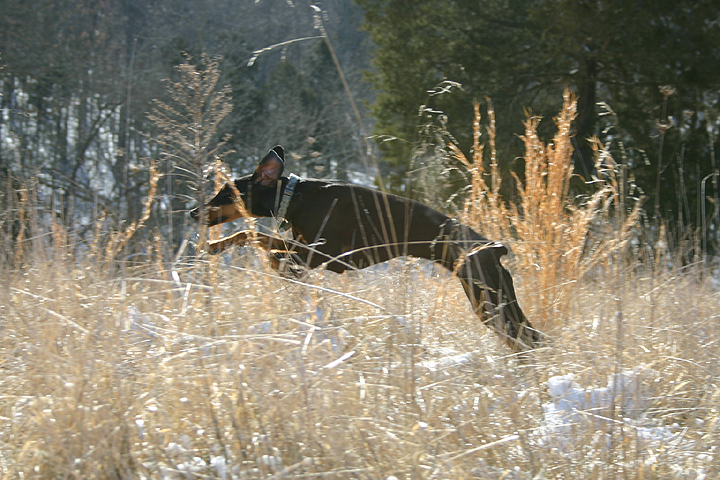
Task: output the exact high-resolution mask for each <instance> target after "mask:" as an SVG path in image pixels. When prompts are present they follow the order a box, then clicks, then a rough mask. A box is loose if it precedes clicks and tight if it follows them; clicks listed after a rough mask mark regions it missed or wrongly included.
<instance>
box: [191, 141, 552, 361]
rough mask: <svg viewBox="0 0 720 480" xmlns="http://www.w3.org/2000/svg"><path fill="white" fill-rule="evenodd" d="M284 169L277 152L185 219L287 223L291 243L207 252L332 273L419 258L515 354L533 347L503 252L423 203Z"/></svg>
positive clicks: (266, 241) (252, 238)
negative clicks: (253, 252) (257, 252)
mask: <svg viewBox="0 0 720 480" xmlns="http://www.w3.org/2000/svg"><path fill="white" fill-rule="evenodd" d="M284 169H285V152H284V150H283V148H282V147H281V146H276V147H274V148H273V149H272V150H270V151H269V152H268V154H267V155H266V156H265V157H264V158H263V159H262V160H261V161H260V163H259V164H258V166H257V168H256V169H255V171H254V172H253V173H252V174H250V175H246V176H244V177H241V178H238V179H236V180H234V181H233V182H229V183H227V184H226V185H225V186H224V187H223V188H222V189H221V190H220V191H219V192H218V193H217V195H215V197H214V198H213V199H212V200H210V201H209V202H208V203H207V204H205V205H203V206H201V207H198V208H195V209H193V210H192V211H191V212H190V215H191V216H192V218H193V219H195V220H198V221H202V222H203V223H205V224H207V225H218V224H221V223H225V222H230V221H232V220H235V219H238V218H240V217H242V216H245V215H249V216H253V217H276V218H279V219H283V220H284V221H285V222H286V223H287V224H288V225H289V226H290V228H291V230H292V237H293V240H292V241H288V240H283V239H280V238H277V237H274V236H272V235H267V234H264V233H260V232H255V231H249V230H246V231H241V232H237V233H235V234H233V235H230V236H228V237H225V238H223V239H221V240H217V241H214V242H209V244H208V251H209V252H210V253H212V254H216V253H220V252H222V251H223V250H225V249H226V248H228V247H230V246H232V245H244V244H246V243H250V242H258V243H260V244H261V245H262V246H263V247H264V248H265V249H267V250H268V251H270V252H272V253H273V256H274V257H275V260H274V261H273V266H274V267H275V268H279V267H280V265H281V264H282V262H280V261H278V258H280V257H284V258H285V259H289V260H290V261H291V262H292V263H294V264H295V265H300V266H303V267H307V268H316V267H320V266H322V267H324V268H326V269H328V270H331V271H333V272H337V273H342V272H344V271H346V270H349V269H362V268H366V267H368V266H370V265H374V264H376V263H380V262H384V261H387V260H389V259H391V258H395V257H401V256H414V257H420V258H427V259H430V260H432V261H434V262H436V263H439V264H440V265H442V266H443V267H445V268H447V269H448V270H450V271H451V272H454V273H455V274H456V275H457V277H458V278H459V279H460V282H461V283H462V286H463V288H464V290H465V293H466V294H467V297H468V298H469V299H470V302H471V304H472V307H473V310H474V311H475V313H476V314H477V315H478V316H479V317H480V319H481V320H482V321H483V323H485V325H487V326H488V327H489V328H491V329H492V330H494V331H495V332H496V333H498V334H499V335H500V336H501V337H502V339H503V340H504V341H505V343H506V344H507V345H508V346H509V347H510V348H511V349H512V350H513V351H515V352H521V351H525V350H529V349H532V348H535V347H536V346H538V345H539V344H540V341H541V334H540V332H539V331H537V330H535V329H534V328H533V327H532V325H531V324H530V322H529V321H528V319H527V318H526V317H525V314H524V313H523V311H522V310H521V309H520V305H518V301H517V298H516V296H515V289H514V287H513V281H512V278H511V277H510V274H509V273H508V271H507V270H505V268H504V267H503V266H502V265H501V264H500V258H501V257H502V256H503V255H505V254H506V253H507V249H506V248H505V247H504V246H503V245H501V244H500V243H496V242H493V241H490V240H488V239H486V238H484V237H482V236H481V235H479V234H478V233H476V232H475V231H474V230H473V229H471V228H470V227H468V226H466V225H463V224H461V223H459V222H458V221H456V220H454V219H452V218H450V217H448V216H446V215H444V214H442V213H440V212H438V211H436V210H434V209H432V208H430V207H428V206H427V205H423V204H422V203H419V202H416V201H413V200H410V199H407V198H404V197H400V196H396V195H391V194H387V193H383V192H380V191H377V190H373V189H371V188H367V187H361V186H357V185H352V184H348V183H343V182H339V181H326V180H315V179H308V178H300V177H297V176H295V175H293V174H291V175H289V176H283V175H282V174H283V170H284ZM288 247H290V248H288Z"/></svg>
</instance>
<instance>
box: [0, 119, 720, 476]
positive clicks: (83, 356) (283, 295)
mask: <svg viewBox="0 0 720 480" xmlns="http://www.w3.org/2000/svg"><path fill="white" fill-rule="evenodd" d="M571 113H572V110H571V109H567V110H566V109H564V110H563V112H562V113H561V115H560V116H559V117H558V118H559V119H558V124H559V125H560V126H562V125H565V123H564V122H566V121H568V120H567V119H569V118H570V117H572V114H571ZM534 125H535V123H534V121H532V120H531V121H529V122H528V130H527V131H526V135H525V139H524V140H525V142H526V145H527V146H528V149H529V150H528V151H529V154H532V155H536V159H537V162H538V166H537V167H531V168H529V169H528V173H526V181H527V183H526V186H525V187H524V190H523V192H522V193H523V195H525V197H523V198H525V199H526V201H527V202H528V203H527V204H526V203H523V205H522V206H521V208H520V209H513V208H508V209H507V210H506V211H505V212H504V215H507V216H508V217H509V218H508V220H504V218H505V217H503V220H497V221H498V224H497V225H498V226H497V228H499V229H500V230H498V232H499V233H502V234H516V235H517V241H516V243H514V244H513V248H514V249H515V250H516V254H515V261H514V262H513V263H512V264H511V269H512V271H513V273H515V277H516V279H517V283H518V285H517V286H518V289H519V291H518V295H519V297H520V299H521V302H522V303H523V306H524V307H525V309H526V313H527V314H528V316H529V317H530V319H531V320H532V321H535V320H536V318H542V317H543V315H546V314H547V312H550V311H552V312H553V315H556V312H562V319H561V320H562V321H561V322H559V321H558V322H557V323H555V324H554V326H553V329H552V332H553V337H554V340H553V342H552V345H551V346H550V347H548V348H546V349H543V350H539V351H536V352H534V353H532V354H531V355H530V356H529V357H528V358H527V359H526V360H525V361H524V362H518V361H517V360H516V359H515V358H513V357H512V356H508V353H509V352H508V351H507V350H506V349H505V348H504V347H502V346H501V345H500V344H499V342H498V341H497V340H496V338H495V336H494V335H492V334H487V332H486V330H485V329H484V328H483V327H482V326H481V325H480V322H478V320H477V319H476V317H475V316H474V314H473V313H472V311H471V309H470V307H469V305H468V304H467V299H466V298H465V296H464V294H463V293H462V290H461V288H460V286H459V285H458V284H457V281H456V280H455V279H453V278H452V277H450V276H449V275H448V274H446V273H444V272H436V271H434V270H433V269H432V268H431V267H430V266H429V265H428V264H427V263H423V262H417V261H407V262H406V261H400V260H396V261H393V262H390V263H389V264H387V265H386V266H384V267H380V268H374V269H372V270H369V271H361V272H352V273H350V274H346V275H343V276H338V275H335V274H332V273H327V272H325V273H324V272H312V274H311V276H310V278H309V279H308V280H307V281H306V282H305V283H300V282H297V281H289V280H286V279H282V278H279V277H278V276H276V275H275V274H274V273H272V272H271V271H269V270H268V269H267V267H266V266H265V263H264V262H263V260H262V257H261V256H260V255H259V254H258V253H257V252H256V251H255V250H254V249H253V248H246V249H244V250H243V251H242V252H241V254H234V255H232V256H231V257H229V258H227V259H226V261H225V262H223V263H221V264H219V265H217V267H216V268H217V272H218V275H217V276H216V277H215V276H211V275H208V272H209V271H211V270H212V269H211V266H210V265H209V264H206V263H205V262H203V261H202V260H195V259H192V262H191V263H188V264H174V265H172V264H168V263H166V262H164V261H163V259H162V257H159V256H158V255H159V254H158V252H160V251H162V249H161V248H152V246H151V245H147V249H146V250H147V251H148V252H151V251H152V252H155V253H154V255H155V258H152V259H150V260H148V261H147V263H144V264H140V265H137V264H136V265H129V264H127V265H125V267H124V268H123V269H116V268H104V266H103V265H102V262H103V260H102V259H103V258H109V257H107V256H99V255H96V256H93V257H91V256H89V255H88V256H86V257H83V256H82V255H74V256H70V255H66V254H63V253H62V252H63V251H70V250H72V251H77V249H75V248H74V247H76V245H71V244H67V243H66V244H63V243H62V242H63V241H65V242H68V241H69V240H67V239H68V238H69V237H68V236H62V235H56V236H55V237H51V236H50V235H43V232H42V230H43V227H42V225H41V224H40V223H33V222H32V221H30V222H29V227H28V230H27V232H26V234H24V237H22V238H20V239H19V240H23V241H24V245H25V246H26V250H25V255H24V257H23V261H22V263H21V264H12V263H11V262H9V261H8V262H5V263H4V264H3V265H1V266H0V268H2V276H1V277H0V278H1V279H2V280H0V281H2V284H3V285H2V289H0V321H1V322H2V324H1V327H2V337H0V369H2V376H0V384H1V385H2V390H1V392H2V394H1V395H0V476H1V477H2V478H3V479H16V478H25V479H29V478H38V479H49V478H75V479H110V478H112V479H120V478H122V479H132V478H136V479H157V478H163V479H186V478H222V479H260V478H264V479H267V478H273V479H275V478H313V479H315V478H316V479H348V478H358V479H392V478H397V479H436V478H437V479H440V478H448V479H463V478H467V479H528V480H529V479H533V478H537V479H541V478H547V479H570V478H573V479H610V478H623V479H652V478H655V479H669V478H681V479H695V478H697V479H699V478H706V479H710V478H717V477H718V476H720V458H718V455H719V453H718V448H720V432H719V431H718V430H719V429H720V416H719V415H718V408H720V407H718V405H720V365H719V362H718V354H717V351H718V345H717V342H718V340H717V339H718V338H719V336H720V325H719V324H718V313H717V312H718V311H720V308H719V307H720V302H719V301H718V294H717V293H716V292H715V291H714V289H713V288H712V287H711V284H710V283H709V282H710V280H709V279H707V278H706V277H701V276H696V275H694V274H693V273H692V272H687V273H684V274H682V275H681V274H679V273H676V272H672V271H666V272H664V273H662V274H656V275H655V276H654V278H652V279H649V278H646V277H644V276H643V275H642V274H641V273H638V272H641V270H640V269H632V268H627V265H628V263H627V262H626V261H620V259H621V256H620V254H619V249H618V248H616V247H615V246H614V245H616V244H619V243H620V242H622V241H624V240H623V238H624V237H623V235H624V233H623V232H622V229H623V225H625V220H623V221H622V222H618V223H614V218H613V217H611V216H610V213H611V209H610V208H609V207H608V205H609V202H610V200H611V198H612V195H613V191H612V190H610V191H607V188H610V186H608V185H607V184H606V183H603V184H602V185H601V188H600V191H602V192H604V193H602V194H600V198H601V200H597V201H595V202H594V203H593V200H592V199H593V198H594V197H591V198H590V199H588V201H586V202H585V203H583V204H582V205H580V206H571V204H569V203H567V202H568V201H569V200H571V199H568V197H567V194H566V192H567V191H566V190H565V189H564V188H563V187H562V185H563V183H562V182H563V181H564V179H565V178H566V176H563V172H562V171H558V172H555V173H553V174H552V175H558V177H557V178H559V179H560V180H558V181H559V182H560V184H561V185H560V186H558V185H556V184H555V181H553V182H548V176H549V175H550V174H549V173H544V172H543V168H549V169H552V168H558V169H560V167H559V166H558V165H557V162H559V161H560V160H562V159H565V158H566V155H567V152H565V151H563V150H562V148H561V146H560V145H559V143H558V142H561V141H563V136H562V135H560V134H559V136H558V137H556V139H555V140H554V141H553V145H554V146H552V147H549V146H547V145H542V144H541V143H540V142H539V140H537V139H536V135H534V129H533V127H534ZM563 135H565V134H563ZM476 151H477V149H476ZM526 161H527V164H528V165H533V161H532V159H528V160H526ZM543 162H545V163H543ZM476 165H477V163H476ZM542 165H544V167H543V166H542ZM567 174H568V173H567V172H565V173H564V175H567ZM533 175H538V176H539V178H535V177H533ZM474 178H475V177H474ZM482 178H483V177H482V176H478V177H477V178H476V180H477V181H478V182H479V181H480V180H482ZM554 178H555V177H554ZM478 188H480V187H478ZM483 188H484V187H483ZM556 188H557V190H552V189H556ZM494 191H497V190H494ZM553 191H555V192H557V195H558V197H554V198H544V197H547V196H550V197H552V194H551V192H553ZM543 192H544V193H543ZM476 194H477V197H476V198H480V197H481V196H482V193H481V192H480V191H479V190H478V192H476ZM533 198H534V200H532V199H533ZM533 202H534V203H533ZM27 203H28V205H29V204H31V203H32V202H31V201H28V202H27ZM474 205H477V207H473V208H478V209H482V208H488V207H485V206H483V202H480V201H478V202H476V203H475V204H474ZM492 208H496V209H502V208H505V207H502V206H501V202H500V201H498V202H496V203H495V206H494V207H492ZM533 208H534V209H535V210H533ZM588 209H594V210H588ZM480 211H481V210H478V211H477V212H476V213H477V214H478V218H488V217H484V214H483V215H480V214H479V212H480ZM535 211H536V212H537V213H532V212H535ZM472 212H473V210H472V208H469V209H468V210H467V214H468V215H470V214H472ZM521 212H522V214H521ZM553 214H554V215H557V218H556V219H555V227H556V228H554V229H553V228H550V227H552V226H553V224H552V222H551V223H540V224H539V225H538V226H537V227H532V228H537V229H538V230H531V225H529V222H532V221H539V222H547V221H548V220H546V219H547V217H546V216H547V215H553ZM532 215H537V216H536V217H533V216H532ZM543 215H546V216H545V217H544V216H543ZM587 215H592V216H593V218H595V219H597V218H601V219H605V218H607V220H603V222H604V224H606V225H607V228H608V229H609V230H601V231H600V234H602V235H607V236H606V237H605V238H607V240H597V241H596V243H595V244H596V245H600V246H602V245H604V243H602V242H603V241H606V242H617V243H615V244H613V243H609V244H608V246H607V247H603V248H604V250H603V249H599V250H587V247H586V248H585V250H582V251H581V252H579V253H577V255H576V256H575V257H572V255H575V253H574V252H575V250H573V248H578V249H581V247H583V246H584V245H585V244H586V243H587V239H584V240H582V242H581V239H580V238H577V237H578V236H579V234H578V233H575V232H576V230H577V229H582V228H585V229H586V233H587V230H588V229H589V227H583V225H585V224H583V223H582V222H584V221H586V216H587ZM598 215H600V216H599V217H598ZM603 215H607V217H603ZM27 218H33V216H32V215H27V214H26V219H27ZM532 219H535V220H532ZM538 219H541V220H538ZM611 220H613V221H611ZM502 221H505V222H506V223H504V224H503V223H501V222H502ZM627 221H629V220H627ZM575 222H577V223H578V225H577V226H576V224H575ZM589 223H592V222H589ZM589 223H587V225H589ZM616 224H617V225H618V226H613V225H616ZM502 229H506V230H502ZM494 235H495V233H493V236H494ZM156 241H157V240H156ZM545 242H551V243H545ZM583 242H584V243H583ZM598 242H599V243H598ZM105 244H106V243H104V241H101V242H99V243H98V245H105ZM553 247H554V248H553ZM533 248H535V249H537V251H535V250H533ZM609 249H610V250H612V251H613V252H616V253H617V255H610V256H607V255H605V254H601V253H599V252H607V251H609ZM551 250H564V251H565V252H570V254H569V255H568V256H565V257H563V256H562V255H561V254H559V253H558V252H552V251H551ZM596 252H598V253H596ZM593 255H595V256H600V258H599V259H598V261H596V262H594V264H595V265H600V266H601V267H602V268H597V269H595V270H593V275H592V276H591V277H589V276H587V275H585V276H583V273H584V272H585V271H586V270H587V268H585V266H584V265H588V263H583V262H589V260H587V258H588V256H590V258H592V256H593ZM5 258H12V257H8V256H7V255H6V256H5ZM573 258H575V259H576V260H572V259H573ZM118 260H119V261H122V260H123V259H122V257H117V259H116V261H118ZM573 262H574V263H573ZM536 265H537V266H536ZM538 267H539V268H538ZM213 268H215V267H213ZM543 268H548V269H550V268H554V269H555V270H554V272H553V273H552V274H551V273H545V272H544V271H543V270H542V269H543ZM533 272H534V273H533ZM172 278H175V279H176V280H168V279H172ZM568 279H571V280H572V283H570V284H568V282H569V280H568ZM553 282H555V283H553ZM541 288H544V289H546V292H549V293H545V292H541V291H540V289H541ZM542 295H547V296H548V299H550V298H552V299H553V300H552V302H550V300H547V301H546V300H542V298H543V297H542ZM548 302H550V303H548ZM651 312H655V313H653V314H652V315H651ZM548 318H550V316H549V315H548ZM554 318H555V317H554ZM626 370H632V371H635V372H637V374H636V376H635V377H633V378H634V379H635V382H634V383H633V384H632V385H633V388H632V389H630V390H628V389H618V390H617V391H615V392H614V393H615V395H611V396H612V399H611V401H610V402H609V403H608V404H604V405H602V406H601V408H599V409H597V410H589V411H586V412H584V413H583V415H582V416H573V417H568V419H567V420H566V422H567V426H566V427H558V426H557V425H555V426H553V425H550V424H548V422H547V421H546V420H547V419H546V417H545V415H546V413H547V412H546V409H547V404H549V403H550V401H551V398H550V397H549V395H548V392H547V390H546V387H545V385H546V382H547V380H548V379H549V378H550V377H553V376H555V375H565V374H573V375H574V376H575V381H576V382H577V384H578V385H581V386H585V387H599V386H603V385H606V384H607V379H608V377H609V376H612V375H616V374H620V373H622V372H624V371H626ZM590 393H591V392H589V391H588V394H590ZM628 396H632V400H633V402H632V403H630V402H629V401H628V400H629V399H628V398H627V397H628ZM623 397H625V398H623ZM544 407H545V408H544Z"/></svg>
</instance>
